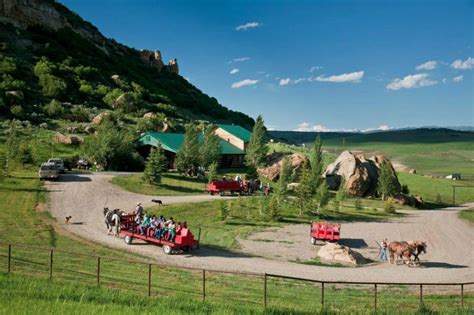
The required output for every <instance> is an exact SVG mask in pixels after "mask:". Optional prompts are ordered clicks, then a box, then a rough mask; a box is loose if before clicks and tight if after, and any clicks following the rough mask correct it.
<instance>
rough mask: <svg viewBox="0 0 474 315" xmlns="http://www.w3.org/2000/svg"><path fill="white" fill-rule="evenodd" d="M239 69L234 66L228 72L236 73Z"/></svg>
mask: <svg viewBox="0 0 474 315" xmlns="http://www.w3.org/2000/svg"><path fill="white" fill-rule="evenodd" d="M239 71H240V70H239V69H237V68H234V69H232V70H230V72H229V73H230V74H236V73H237V72H239Z"/></svg>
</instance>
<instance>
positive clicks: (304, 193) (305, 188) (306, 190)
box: [295, 161, 313, 216]
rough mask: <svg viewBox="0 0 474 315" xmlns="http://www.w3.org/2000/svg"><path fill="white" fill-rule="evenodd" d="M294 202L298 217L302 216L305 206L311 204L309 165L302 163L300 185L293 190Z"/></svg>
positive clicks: (311, 192)
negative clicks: (294, 194) (296, 205)
mask: <svg viewBox="0 0 474 315" xmlns="http://www.w3.org/2000/svg"><path fill="white" fill-rule="evenodd" d="M295 193H296V201H297V204H298V208H299V215H300V216H301V215H303V210H304V208H305V206H306V205H307V204H308V203H309V202H311V199H312V196H313V184H312V177H311V168H310V166H309V163H308V162H307V161H306V162H304V164H303V166H302V168H301V175H300V183H299V185H298V186H297V187H296V189H295Z"/></svg>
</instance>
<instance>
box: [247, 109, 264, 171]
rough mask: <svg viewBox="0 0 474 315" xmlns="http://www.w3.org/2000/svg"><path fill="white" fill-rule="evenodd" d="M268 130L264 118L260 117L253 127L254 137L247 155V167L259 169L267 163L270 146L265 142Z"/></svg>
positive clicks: (248, 147)
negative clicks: (266, 158)
mask: <svg viewBox="0 0 474 315" xmlns="http://www.w3.org/2000/svg"><path fill="white" fill-rule="evenodd" d="M265 133H266V128H265V125H264V121H263V118H262V116H261V115H260V116H258V117H257V120H256V121H255V125H254V126H253V130H252V136H251V137H250V141H249V144H248V146H247V151H246V155H245V162H246V164H247V166H250V167H253V168H255V169H257V168H258V167H260V166H262V165H263V164H264V163H265V157H266V156H267V153H268V146H267V144H266V141H265Z"/></svg>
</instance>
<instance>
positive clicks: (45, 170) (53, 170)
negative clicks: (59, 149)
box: [38, 162, 59, 180]
mask: <svg viewBox="0 0 474 315" xmlns="http://www.w3.org/2000/svg"><path fill="white" fill-rule="evenodd" d="M38 176H39V179H40V180H43V179H47V180H48V179H49V180H56V179H58V177H59V170H58V168H57V166H56V164H55V163H49V162H47V163H42V164H41V166H40V169H39V172H38Z"/></svg>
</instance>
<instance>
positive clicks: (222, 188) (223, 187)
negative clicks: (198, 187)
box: [206, 180, 242, 196]
mask: <svg viewBox="0 0 474 315" xmlns="http://www.w3.org/2000/svg"><path fill="white" fill-rule="evenodd" d="M206 191H207V192H208V193H209V194H211V195H214V194H220V195H221V196H223V195H224V194H225V193H226V192H229V193H230V194H233V193H238V194H242V186H241V184H240V182H238V181H235V180H230V181H224V180H213V181H212V182H211V183H210V184H209V185H207V189H206Z"/></svg>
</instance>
